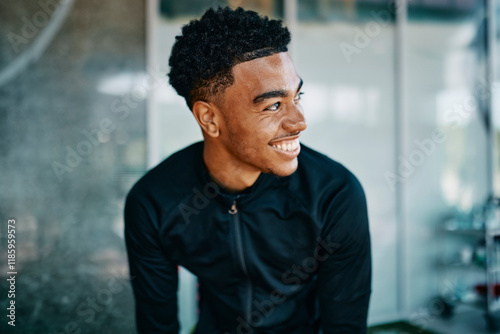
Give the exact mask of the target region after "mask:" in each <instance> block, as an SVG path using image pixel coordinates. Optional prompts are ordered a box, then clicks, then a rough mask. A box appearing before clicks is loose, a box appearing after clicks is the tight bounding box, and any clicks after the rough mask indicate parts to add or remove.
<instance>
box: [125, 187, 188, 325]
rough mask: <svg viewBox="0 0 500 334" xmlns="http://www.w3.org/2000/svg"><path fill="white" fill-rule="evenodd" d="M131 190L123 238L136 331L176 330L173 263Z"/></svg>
mask: <svg viewBox="0 0 500 334" xmlns="http://www.w3.org/2000/svg"><path fill="white" fill-rule="evenodd" d="M141 199H142V198H141V197H139V196H137V195H135V194H134V193H133V192H131V194H129V196H128V197H127V201H126V205H125V241H126V246H127V253H128V261H129V268H130V275H131V279H132V288H133V290H134V296H135V300H136V317H137V319H136V320H137V327H138V330H139V333H176V334H177V333H178V331H179V325H178V320H177V280H178V278H177V266H176V264H174V263H172V262H171V261H170V260H169V259H168V258H167V256H166V255H165V254H164V252H163V250H162V247H161V245H160V240H159V231H158V222H157V221H155V218H154V217H155V214H154V212H153V210H152V209H151V208H148V207H147V205H144V204H143V203H142V202H141Z"/></svg>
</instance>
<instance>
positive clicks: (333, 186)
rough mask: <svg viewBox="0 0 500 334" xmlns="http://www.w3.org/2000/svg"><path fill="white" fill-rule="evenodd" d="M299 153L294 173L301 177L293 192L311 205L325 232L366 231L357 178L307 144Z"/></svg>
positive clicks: (361, 195)
mask: <svg viewBox="0 0 500 334" xmlns="http://www.w3.org/2000/svg"><path fill="white" fill-rule="evenodd" d="M300 157H301V159H300V160H299V167H298V168H297V171H296V173H297V174H298V175H297V179H301V181H300V182H298V183H297V185H298V187H297V188H296V189H295V193H297V194H298V196H301V197H302V200H303V201H304V202H305V203H309V204H310V205H311V208H312V209H313V210H314V212H315V213H316V217H317V218H318V219H319V221H320V222H322V223H321V224H322V226H323V227H324V232H325V233H329V232H330V231H331V230H332V229H334V230H335V231H337V232H340V231H344V232H345V233H343V235H346V236H349V235H352V234H353V233H355V234H358V236H359V238H361V236H362V235H367V234H368V214H367V204H366V197H365V193H364V190H363V187H362V186H361V183H360V182H359V180H358V178H357V177H356V176H355V175H354V174H353V173H352V172H351V171H350V170H349V169H347V168H346V167H345V166H343V165H342V164H341V163H339V162H337V161H334V160H332V159H330V158H329V157H327V156H325V155H324V154H321V153H319V152H316V151H315V150H312V149H310V148H308V147H304V148H303V150H302V151H301V153H300ZM356 238H358V237H356Z"/></svg>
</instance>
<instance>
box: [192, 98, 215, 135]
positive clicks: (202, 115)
mask: <svg viewBox="0 0 500 334" xmlns="http://www.w3.org/2000/svg"><path fill="white" fill-rule="evenodd" d="M192 111H193V115H194V117H195V118H196V121H197V122H198V124H199V125H200V127H201V129H202V130H203V132H204V133H206V134H207V135H208V136H210V137H214V138H215V137H218V136H219V124H218V122H219V118H218V117H217V116H218V115H219V112H218V111H219V110H218V109H217V107H216V106H215V105H214V104H213V103H208V102H205V101H196V102H195V103H194V104H193V109H192Z"/></svg>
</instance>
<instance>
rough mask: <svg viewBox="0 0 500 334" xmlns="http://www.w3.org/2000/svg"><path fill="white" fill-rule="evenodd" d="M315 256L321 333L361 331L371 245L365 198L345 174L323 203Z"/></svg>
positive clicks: (368, 289)
mask: <svg viewBox="0 0 500 334" xmlns="http://www.w3.org/2000/svg"><path fill="white" fill-rule="evenodd" d="M324 207H325V212H324V215H323V217H325V219H326V220H325V223H324V225H323V229H322V233H321V237H320V238H321V240H320V242H319V243H320V245H322V247H323V250H322V253H321V257H320V258H319V260H318V263H319V269H318V289H319V291H318V298H319V308H320V323H321V328H322V330H323V334H333V333H335V334H361V333H363V334H365V333H366V322H367V313H368V304H369V300H370V294H371V271H372V269H371V246H370V233H369V229H368V215H367V208H366V199H365V195H364V192H363V189H362V187H361V185H360V184H359V182H358V180H357V179H356V178H355V177H354V175H352V174H350V173H349V174H348V177H347V181H346V183H345V184H344V186H343V187H342V188H341V189H340V190H339V191H336V192H335V193H333V194H332V195H331V196H329V198H328V200H327V201H326V202H325V204H324Z"/></svg>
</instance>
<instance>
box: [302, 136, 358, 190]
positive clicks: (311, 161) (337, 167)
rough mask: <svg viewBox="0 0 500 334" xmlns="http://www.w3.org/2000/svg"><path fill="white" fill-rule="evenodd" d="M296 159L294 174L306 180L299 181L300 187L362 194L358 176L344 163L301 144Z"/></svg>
mask: <svg viewBox="0 0 500 334" xmlns="http://www.w3.org/2000/svg"><path fill="white" fill-rule="evenodd" d="M298 159H299V165H298V167H297V171H296V174H297V176H298V177H299V178H300V179H302V180H303V181H306V182H301V184H300V186H301V187H309V188H311V191H315V192H319V193H331V192H338V191H349V192H351V193H354V194H355V193H359V194H364V193H363V188H362V186H361V183H360V182H359V180H358V178H357V177H356V176H355V175H354V174H353V173H352V172H351V171H350V170H349V169H347V168H346V167H345V166H344V165H342V164H341V163H339V162H337V161H335V160H333V159H331V158H329V157H328V156H326V155H324V154H322V153H320V152H317V151H316V150H313V149H311V148H309V147H307V146H305V145H301V152H300V154H299V157H298ZM304 183H307V184H304Z"/></svg>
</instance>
